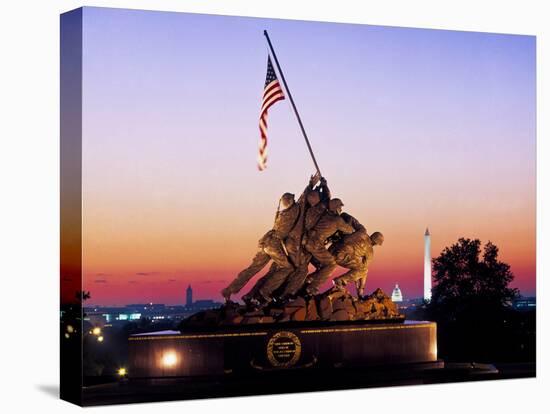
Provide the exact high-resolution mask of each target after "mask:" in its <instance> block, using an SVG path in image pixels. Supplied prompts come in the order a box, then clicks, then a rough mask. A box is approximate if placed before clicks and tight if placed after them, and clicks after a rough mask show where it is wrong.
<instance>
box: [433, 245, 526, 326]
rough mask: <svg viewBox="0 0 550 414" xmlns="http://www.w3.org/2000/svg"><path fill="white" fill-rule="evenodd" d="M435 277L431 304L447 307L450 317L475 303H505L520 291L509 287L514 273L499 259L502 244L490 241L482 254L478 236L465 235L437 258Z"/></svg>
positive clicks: (436, 306) (499, 304)
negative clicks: (471, 238)
mask: <svg viewBox="0 0 550 414" xmlns="http://www.w3.org/2000/svg"><path fill="white" fill-rule="evenodd" d="M433 277H434V282H435V285H434V287H433V289H432V300H431V303H430V306H431V307H432V308H433V307H435V308H439V307H444V308H446V311H447V312H446V314H447V315H448V316H453V315H455V316H456V314H458V313H460V312H461V311H462V310H464V308H465V307H468V308H470V307H471V305H472V302H479V303H480V304H483V305H484V307H487V306H490V307H494V306H505V305H507V304H509V303H510V302H511V301H512V300H513V299H514V298H516V297H517V296H518V290H517V289H513V288H510V287H509V286H508V285H509V284H510V282H511V281H512V280H513V279H514V275H513V274H512V272H511V271H510V266H509V265H508V264H506V263H503V262H500V261H499V260H498V247H497V246H495V245H494V244H493V243H491V242H488V243H487V244H486V245H485V246H484V248H483V253H482V252H481V242H480V241H479V240H478V239H475V240H470V239H464V238H461V239H459V240H458V242H457V243H455V244H453V245H452V246H450V247H446V248H445V249H444V250H443V252H442V253H441V255H440V256H439V257H437V258H435V259H434V260H433Z"/></svg>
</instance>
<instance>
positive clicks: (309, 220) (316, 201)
mask: <svg viewBox="0 0 550 414" xmlns="http://www.w3.org/2000/svg"><path fill="white" fill-rule="evenodd" d="M330 196H331V194H330V189H329V188H328V185H327V180H326V179H325V178H324V177H321V184H320V186H319V188H317V189H315V190H313V191H310V192H308V194H307V197H306V199H307V209H306V214H305V219H304V228H303V232H302V235H301V237H300V246H299V248H300V249H301V250H300V251H301V253H302V256H301V260H300V262H299V263H297V264H296V270H294V272H292V273H291V274H290V276H289V277H288V279H287V283H286V284H285V286H284V290H283V292H282V295H281V297H282V298H283V299H285V298H288V297H292V296H294V295H295V294H296V293H297V292H298V291H299V290H300V288H301V287H302V286H303V285H304V282H305V280H306V276H307V272H308V265H309V262H310V261H311V258H312V255H311V253H310V252H308V251H307V250H305V249H304V248H303V244H304V243H305V240H304V238H305V234H307V232H309V231H310V230H311V229H313V227H314V226H315V225H316V224H317V222H318V221H319V219H320V218H321V217H322V216H323V214H325V212H326V211H327V208H328V204H329V201H330V198H331V197H330Z"/></svg>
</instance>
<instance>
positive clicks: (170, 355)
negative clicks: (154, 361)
mask: <svg viewBox="0 0 550 414" xmlns="http://www.w3.org/2000/svg"><path fill="white" fill-rule="evenodd" d="M161 363H162V366H163V367H165V368H172V367H174V366H175V365H176V364H177V363H178V356H177V354H176V353H175V352H174V351H168V352H165V353H164V354H163V355H162V359H161Z"/></svg>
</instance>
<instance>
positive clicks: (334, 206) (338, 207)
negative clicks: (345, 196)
mask: <svg viewBox="0 0 550 414" xmlns="http://www.w3.org/2000/svg"><path fill="white" fill-rule="evenodd" d="M342 207H344V203H342V200H340V199H339V198H333V199H331V200H330V201H329V202H328V208H329V210H330V211H333V212H335V213H340V212H341V211H342Z"/></svg>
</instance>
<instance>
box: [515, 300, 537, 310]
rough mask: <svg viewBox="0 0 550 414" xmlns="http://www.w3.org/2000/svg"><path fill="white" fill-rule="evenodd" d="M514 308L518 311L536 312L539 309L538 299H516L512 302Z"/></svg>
mask: <svg viewBox="0 0 550 414" xmlns="http://www.w3.org/2000/svg"><path fill="white" fill-rule="evenodd" d="M512 306H513V307H514V309H516V310H518V311H529V310H535V309H536V308H537V298H535V297H527V298H526V297H521V298H518V299H515V300H514V301H513V302H512Z"/></svg>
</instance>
